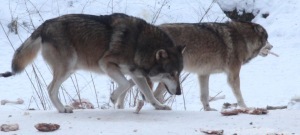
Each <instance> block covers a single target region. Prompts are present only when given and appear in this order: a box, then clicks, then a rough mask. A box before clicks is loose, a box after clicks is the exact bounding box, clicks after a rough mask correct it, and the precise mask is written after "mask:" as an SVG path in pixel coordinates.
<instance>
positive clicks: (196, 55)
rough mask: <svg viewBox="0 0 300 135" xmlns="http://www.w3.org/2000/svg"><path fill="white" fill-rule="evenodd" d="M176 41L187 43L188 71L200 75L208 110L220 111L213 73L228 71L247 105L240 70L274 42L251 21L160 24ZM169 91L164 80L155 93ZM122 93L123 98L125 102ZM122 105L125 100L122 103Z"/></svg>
mask: <svg viewBox="0 0 300 135" xmlns="http://www.w3.org/2000/svg"><path fill="white" fill-rule="evenodd" d="M159 27H160V28H161V29H162V30H164V31H165V32H166V33H167V34H168V35H169V36H170V37H171V38H172V39H173V41H174V43H175V45H185V46H186V48H185V51H184V52H183V65H184V70H185V71H187V72H190V73H196V74H197V75H198V81H199V84H200V98H201V102H202V104H203V108H204V110H206V111H211V110H216V109H214V108H211V107H210V105H209V100H208V98H209V76H210V75H211V74H214V73H226V75H227V81H228V83H229V85H230V87H231V88H232V91H233V93H234V96H235V97H236V100H237V103H238V105H239V106H240V107H243V108H246V107H247V106H246V104H245V102H244V99H243V97H242V93H241V90H240V76H239V73H240V70H241V66H242V65H243V64H246V63H248V62H249V61H250V60H251V59H253V58H254V57H256V56H257V55H261V56H267V55H268V53H267V52H268V51H269V50H270V49H271V48H272V45H270V43H269V42H268V34H267V31H266V30H265V29H264V28H263V27H262V26H261V25H259V24H255V23H249V22H236V21H233V22H226V23H170V24H162V25H160V26H159ZM164 92H165V88H164V85H163V84H162V83H160V84H159V85H158V87H157V90H156V91H155V92H154V95H155V97H156V98H157V99H159V100H160V99H161V98H162V94H163V93H164ZM124 97H125V96H124V95H121V97H120V100H119V101H123V100H122V99H124ZM118 104H119V105H118V106H122V104H123V102H120V103H118Z"/></svg>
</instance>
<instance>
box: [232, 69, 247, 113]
mask: <svg viewBox="0 0 300 135" xmlns="http://www.w3.org/2000/svg"><path fill="white" fill-rule="evenodd" d="M240 68H241V67H237V68H235V70H233V69H234V68H231V69H232V70H231V71H230V72H229V73H227V81H228V83H229V85H230V87H231V89H232V92H233V94H234V96H235V98H236V100H237V103H238V105H239V106H240V107H242V108H247V106H246V104H245V102H244V99H243V96H242V92H241V88H240Z"/></svg>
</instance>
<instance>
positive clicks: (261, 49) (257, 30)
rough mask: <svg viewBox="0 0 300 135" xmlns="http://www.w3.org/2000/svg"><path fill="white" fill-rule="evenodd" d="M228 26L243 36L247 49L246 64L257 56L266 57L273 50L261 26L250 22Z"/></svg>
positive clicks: (232, 23) (231, 23)
mask: <svg viewBox="0 0 300 135" xmlns="http://www.w3.org/2000/svg"><path fill="white" fill-rule="evenodd" d="M229 25H230V26H232V27H234V28H235V29H236V30H237V31H238V32H239V33H240V34H241V35H244V37H243V39H244V42H245V43H246V44H247V45H246V46H247V49H248V51H249V52H251V53H249V54H251V55H250V56H249V58H247V60H246V61H245V63H247V62H248V61H249V60H251V59H252V58H254V57H255V56H257V55H260V56H263V57H265V56H267V55H268V52H269V51H270V50H271V49H272V48H273V46H272V45H271V44H270V43H269V42H268V33H267V31H266V29H264V28H263V27H262V26H261V25H259V24H256V23H251V22H235V21H233V22H230V24H229Z"/></svg>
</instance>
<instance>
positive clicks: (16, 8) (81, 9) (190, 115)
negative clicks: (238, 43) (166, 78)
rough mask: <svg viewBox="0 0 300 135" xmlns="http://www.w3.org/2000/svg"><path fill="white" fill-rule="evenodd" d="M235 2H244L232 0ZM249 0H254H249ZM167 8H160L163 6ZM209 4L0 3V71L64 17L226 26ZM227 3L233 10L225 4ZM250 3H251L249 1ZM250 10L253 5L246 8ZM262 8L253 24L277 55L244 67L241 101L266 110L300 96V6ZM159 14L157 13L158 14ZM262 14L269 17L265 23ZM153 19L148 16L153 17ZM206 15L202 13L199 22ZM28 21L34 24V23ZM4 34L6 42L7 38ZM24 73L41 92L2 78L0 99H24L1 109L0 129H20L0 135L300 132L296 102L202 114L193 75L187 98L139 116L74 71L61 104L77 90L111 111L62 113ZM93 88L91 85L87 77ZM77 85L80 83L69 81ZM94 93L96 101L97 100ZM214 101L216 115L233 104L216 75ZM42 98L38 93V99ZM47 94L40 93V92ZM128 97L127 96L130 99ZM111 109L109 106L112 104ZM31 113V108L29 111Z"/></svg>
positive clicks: (18, 79) (138, 0) (141, 0)
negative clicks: (48, 126) (39, 31)
mask: <svg viewBox="0 0 300 135" xmlns="http://www.w3.org/2000/svg"><path fill="white" fill-rule="evenodd" d="M235 1H236V2H238V1H241V0H235ZM251 1H252V0H251ZM164 2H167V3H165V5H164V6H163V8H162V10H161V11H160V10H159V9H160V7H162V5H163V4H164ZM210 5H211V1H210V0H207V1H199V0H186V1H181V0H172V1H171V0H170V1H168V0H165V1H164V0H155V1H148V0H131V1H127V0H113V1H112V0H107V1H102V0H80V1H79V0H64V1H59V0H50V1H49V0H47V1H43V0H31V2H30V1H28V0H4V1H1V5H0V8H1V10H0V22H1V25H2V26H3V28H4V30H3V29H2V27H0V72H5V71H8V70H10V62H11V58H12V55H13V52H14V50H13V48H12V46H11V45H10V42H11V43H12V45H13V46H14V48H17V47H18V46H19V45H20V44H21V43H22V41H24V40H25V39H26V38H27V37H28V36H29V35H30V34H31V32H32V30H33V29H34V27H37V26H38V25H39V24H41V23H42V22H43V21H45V20H47V19H49V18H53V17H57V16H59V15H63V14H67V13H87V14H94V15H100V14H110V13H112V12H122V13H126V14H129V15H133V16H138V17H140V18H143V19H145V20H146V21H148V22H150V23H151V22H153V23H154V24H161V23H171V22H190V23H192V22H199V21H200V20H202V21H211V22H213V21H221V22H222V21H227V20H228V19H227V18H226V17H225V15H224V14H223V12H222V11H221V9H220V7H219V6H218V5H217V4H216V3H214V4H212V7H211V9H210V10H209V12H208V13H207V14H206V12H205V11H206V9H208V8H209V7H210ZM229 5H232V3H231V4H229ZM250 5H251V4H250ZM251 6H252V5H251ZM253 6H257V8H259V9H260V10H261V12H260V13H259V15H258V16H257V17H256V18H255V19H254V22H256V23H259V24H261V25H262V26H264V27H265V28H266V30H267V31H268V33H269V42H270V43H271V44H272V45H273V46H274V48H273V50H272V51H273V52H276V53H277V54H279V55H280V57H274V56H271V55H270V56H268V57H265V58H262V57H257V58H255V59H254V60H252V61H251V62H250V63H248V64H247V65H245V66H243V67H242V71H241V89H242V94H243V97H244V99H245V101H246V104H247V105H248V106H251V107H266V106H267V105H272V106H280V105H288V103H289V101H290V99H291V98H293V97H295V96H298V97H299V95H300V76H299V75H298V74H297V73H298V72H299V71H300V39H299V38H298V37H299V36H300V22H299V21H298V20H300V9H299V8H298V7H299V6H300V1H297V0H287V1H281V0H273V1H271V2H270V1H267V0H263V1H260V2H259V4H256V5H255V4H254V5H253ZM159 11H160V12H159ZM262 13H270V15H269V17H268V18H266V19H264V18H262V17H260V14H262ZM158 14H159V16H158V18H157V20H155V19H153V18H155V16H156V15H158ZM203 15H205V16H204V17H203ZM16 18H17V21H18V24H19V28H18V32H19V33H18V35H16V34H13V33H9V32H8V31H9V30H8V27H7V25H8V24H9V23H10V22H11V20H12V19H16ZM32 24H33V25H32ZM5 33H6V34H8V38H9V39H10V40H8V38H7V37H6V34H5ZM35 64H36V65H37V68H38V69H39V71H40V72H41V74H42V76H43V77H44V80H45V82H46V83H49V82H50V81H51V72H50V71H49V69H48V67H47V66H46V64H45V63H44V62H43V60H42V58H41V57H40V56H39V57H38V58H37V59H36V60H35ZM26 70H27V73H28V76H29V77H30V78H32V83H33V84H34V87H35V88H37V89H39V88H40V87H41V88H42V89H43V92H36V91H35V89H34V87H33V85H32V84H31V81H30V80H29V79H28V76H27V74H26V73H25V72H24V73H22V74H20V75H17V76H14V77H11V78H0V100H2V99H8V100H16V99H17V98H22V99H24V101H25V103H24V104H22V105H14V104H7V105H0V125H1V124H10V123H18V124H19V126H20V130H18V131H15V132H9V133H4V132H1V131H0V134H20V135H23V134H26V135H27V134H37V133H38V132H37V131H36V129H35V128H34V125H35V124H37V123H39V122H46V123H49V122H52V123H57V124H60V125H61V128H60V129H59V130H58V131H55V132H52V133H51V134H180V135H182V134H201V133H200V131H199V130H200V129H223V130H224V134H226V135H227V134H229V135H230V134H234V133H237V134H242V135H248V134H249V135H253V134H258V135H261V134H272V133H283V134H285V135H286V134H288V135H289V134H300V129H299V127H300V122H299V121H300V115H299V114H300V109H299V108H300V105H298V106H292V107H290V109H287V110H277V111H270V112H269V114H267V115H260V116H256V115H247V114H239V115H237V116H229V117H225V116H222V115H221V114H220V112H204V111H200V110H201V108H202V106H201V104H200V100H199V90H198V89H199V86H198V83H197V82H198V81H197V79H196V76H195V75H191V76H189V78H188V79H187V80H186V81H185V82H184V83H183V89H184V97H183V96H177V97H176V98H175V100H174V102H173V103H168V104H169V105H171V106H172V109H173V110H172V111H156V110H154V109H153V107H152V106H151V105H149V104H146V106H145V107H144V108H143V109H142V111H141V113H140V114H134V113H133V112H134V108H132V107H130V106H131V104H130V105H129V103H127V106H126V109H125V110H117V109H114V107H109V106H108V105H107V103H109V102H108V101H109V93H110V92H111V90H110V89H111V88H110V87H111V82H110V80H109V78H107V77H105V76H103V75H96V74H92V75H91V74H90V73H87V72H78V73H77V74H76V76H72V79H73V80H72V79H68V80H67V81H66V82H65V83H64V84H63V86H64V88H65V89H67V90H68V94H67V93H66V92H64V93H61V96H62V97H61V98H62V101H64V102H66V103H67V104H68V103H69V102H70V101H69V99H70V98H75V99H77V98H78V96H76V89H78V90H79V91H80V95H81V97H82V98H86V99H89V100H90V101H91V102H92V103H93V104H94V105H95V107H97V108H98V105H99V107H100V108H101V107H103V108H108V109H95V110H76V111H75V112H74V113H73V114H59V113H57V112H56V110H54V109H53V107H52V106H51V104H49V101H48V98H47V95H46V92H45V88H46V84H44V83H43V82H44V81H43V80H41V82H42V83H41V86H39V85H37V81H36V79H35V77H34V74H33V72H34V71H33V70H32V67H31V66H28V67H27V69H26ZM91 78H93V80H94V83H95V88H96V90H94V86H93V83H92V79H91ZM77 80H78V85H77V84H76V85H75V86H74V84H73V82H76V81H77ZM95 92H96V93H97V96H95ZM210 92H211V93H210V94H211V96H214V95H216V94H217V93H219V92H221V95H225V96H226V98H225V99H224V100H218V101H215V102H212V103H211V106H212V107H214V108H216V109H218V110H220V109H221V106H222V104H223V103H224V102H230V103H233V102H236V100H235V98H234V96H233V94H232V92H231V89H230V88H229V86H228V85H227V82H226V76H225V75H223V74H217V75H213V76H212V77H211V78H210ZM37 93H41V95H37ZM42 94H44V95H42ZM39 97H42V98H43V97H45V99H44V100H43V101H45V104H46V108H47V110H43V108H42V105H41V103H40V101H41V100H40V99H39ZM129 99H130V97H128V100H129ZM109 105H110V106H112V104H111V103H109ZM28 108H35V109H37V110H36V111H28V110H27V109H28Z"/></svg>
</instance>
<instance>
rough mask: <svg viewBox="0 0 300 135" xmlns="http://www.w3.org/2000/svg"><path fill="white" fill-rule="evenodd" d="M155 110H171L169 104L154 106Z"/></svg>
mask: <svg viewBox="0 0 300 135" xmlns="http://www.w3.org/2000/svg"><path fill="white" fill-rule="evenodd" d="M155 109H156V110H172V108H171V107H170V106H167V105H162V106H155Z"/></svg>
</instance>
